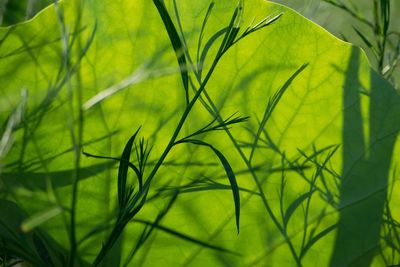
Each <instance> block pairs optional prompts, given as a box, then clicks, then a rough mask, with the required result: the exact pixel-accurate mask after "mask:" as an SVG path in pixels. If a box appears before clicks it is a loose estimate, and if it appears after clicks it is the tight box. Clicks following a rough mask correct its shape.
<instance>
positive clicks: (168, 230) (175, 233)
mask: <svg viewBox="0 0 400 267" xmlns="http://www.w3.org/2000/svg"><path fill="white" fill-rule="evenodd" d="M132 221H133V222H137V223H141V224H145V225H149V226H152V227H154V228H156V229H158V230H161V231H163V232H165V233H168V234H170V235H173V236H176V237H178V238H180V239H183V240H186V241H188V242H191V243H194V244H196V245H199V246H202V247H206V248H210V249H213V250H216V251H220V252H226V253H230V254H235V255H238V253H237V252H235V251H231V250H228V249H226V248H222V247H219V246H215V245H211V244H209V243H207V242H204V241H201V240H198V239H196V238H193V237H191V236H188V235H186V234H183V233H180V232H178V231H176V230H173V229H171V228H168V227H165V226H162V225H159V224H154V223H152V222H149V221H146V220H141V219H133V220H132Z"/></svg>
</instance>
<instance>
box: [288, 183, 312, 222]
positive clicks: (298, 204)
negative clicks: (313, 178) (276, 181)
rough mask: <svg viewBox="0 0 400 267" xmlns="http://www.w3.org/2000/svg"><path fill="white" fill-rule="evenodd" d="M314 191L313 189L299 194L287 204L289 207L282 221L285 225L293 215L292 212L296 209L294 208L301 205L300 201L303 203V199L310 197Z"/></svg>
mask: <svg viewBox="0 0 400 267" xmlns="http://www.w3.org/2000/svg"><path fill="white" fill-rule="evenodd" d="M314 192H315V189H314V190H312V191H309V192H306V193H304V194H302V195H300V196H299V197H298V198H296V199H295V201H293V202H292V203H291V204H290V205H289V207H288V208H287V210H286V212H285V215H284V217H283V222H284V224H285V225H287V224H288V222H289V220H290V217H291V216H292V215H293V213H294V212H295V211H296V209H297V208H298V207H299V206H300V205H301V203H303V201H304V200H307V199H308V198H310V197H311V196H312V194H314Z"/></svg>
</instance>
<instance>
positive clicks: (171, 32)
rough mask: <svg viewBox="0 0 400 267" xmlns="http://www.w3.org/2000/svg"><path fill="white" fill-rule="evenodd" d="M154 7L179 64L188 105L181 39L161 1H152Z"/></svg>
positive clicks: (185, 69) (186, 69) (186, 68)
mask: <svg viewBox="0 0 400 267" xmlns="http://www.w3.org/2000/svg"><path fill="white" fill-rule="evenodd" d="M153 3H154V5H155V6H156V8H157V10H158V13H159V14H160V17H161V19H162V21H163V23H164V26H165V29H166V30H167V33H168V36H169V39H170V41H171V44H172V47H173V48H174V51H175V55H176V58H177V60H178V63H179V68H180V69H181V76H182V82H183V87H184V89H185V98H186V104H187V105H188V104H189V75H188V66H187V63H186V57H185V53H184V48H183V45H182V42H181V39H180V37H179V35H178V31H177V30H176V28H175V26H174V23H173V22H172V19H171V17H170V15H169V13H168V11H167V9H166V7H165V5H164V2H163V1H162V0H153Z"/></svg>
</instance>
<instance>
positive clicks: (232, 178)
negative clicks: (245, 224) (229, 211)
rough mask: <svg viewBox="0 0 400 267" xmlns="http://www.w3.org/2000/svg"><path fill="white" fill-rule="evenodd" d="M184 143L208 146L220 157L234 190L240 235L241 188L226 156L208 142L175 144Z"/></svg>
mask: <svg viewBox="0 0 400 267" xmlns="http://www.w3.org/2000/svg"><path fill="white" fill-rule="evenodd" d="M182 143H190V144H194V145H200V146H206V147H209V148H211V150H212V151H213V152H214V153H215V155H216V156H217V157H218V159H219V160H220V162H221V164H222V166H223V167H224V169H225V172H226V175H227V176H228V179H229V183H230V185H231V188H232V194H233V200H234V203H235V218H236V228H237V232H238V234H239V221H240V195H239V187H238V184H237V181H236V177H235V173H234V172H233V170H232V167H231V165H230V164H229V162H228V160H227V159H226V158H225V156H224V155H223V154H222V153H221V152H220V151H219V150H218V149H216V148H215V147H214V146H212V145H211V144H208V143H206V142H203V141H200V140H197V139H182V140H180V141H177V142H176V143H175V144H176V145H177V144H182Z"/></svg>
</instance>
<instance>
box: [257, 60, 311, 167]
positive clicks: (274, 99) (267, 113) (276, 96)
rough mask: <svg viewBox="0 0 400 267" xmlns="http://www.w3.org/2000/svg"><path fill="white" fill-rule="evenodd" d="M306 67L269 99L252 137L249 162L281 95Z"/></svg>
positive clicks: (301, 68)
mask: <svg viewBox="0 0 400 267" xmlns="http://www.w3.org/2000/svg"><path fill="white" fill-rule="evenodd" d="M307 66H308V64H304V65H302V66H301V67H300V68H299V69H297V70H296V71H295V72H294V73H293V74H292V75H291V76H290V77H289V79H287V80H286V82H285V83H284V84H283V85H282V87H281V88H280V89H279V90H278V91H277V92H276V93H275V94H274V95H273V96H272V97H271V98H270V99H269V101H268V104H267V107H266V109H265V112H264V115H263V118H262V120H261V123H260V126H259V127H258V130H257V134H256V136H255V137H254V143H253V147H252V149H251V152H250V157H249V161H250V162H251V160H252V159H253V156H254V152H255V150H256V148H257V143H258V140H259V139H260V135H261V133H262V131H263V129H264V127H265V125H266V124H267V122H268V119H269V118H270V117H271V115H272V113H273V112H274V110H275V108H276V106H277V105H278V103H279V101H280V100H281V98H282V96H283V94H284V93H285V92H286V90H287V89H288V88H289V87H290V85H291V84H292V82H293V81H294V79H296V77H297V76H298V75H299V74H300V73H301V72H303V71H304V69H305V68H306V67H307Z"/></svg>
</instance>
